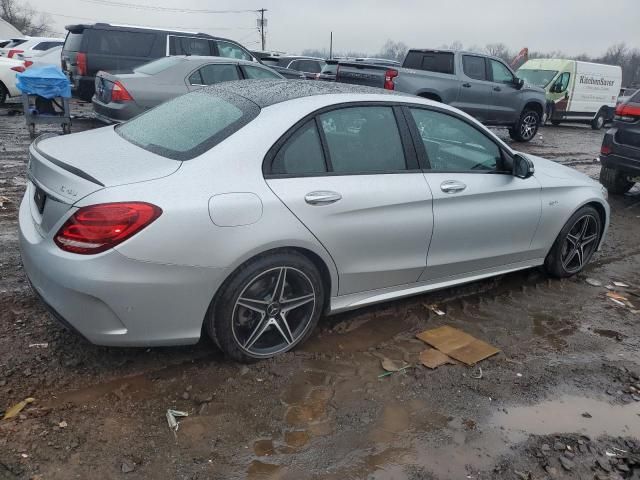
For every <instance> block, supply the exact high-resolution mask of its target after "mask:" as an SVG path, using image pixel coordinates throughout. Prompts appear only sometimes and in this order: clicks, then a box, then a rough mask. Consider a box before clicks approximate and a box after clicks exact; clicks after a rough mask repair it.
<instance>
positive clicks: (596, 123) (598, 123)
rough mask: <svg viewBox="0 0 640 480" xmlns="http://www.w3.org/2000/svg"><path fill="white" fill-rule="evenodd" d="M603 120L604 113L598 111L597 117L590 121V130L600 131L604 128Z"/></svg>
mask: <svg viewBox="0 0 640 480" xmlns="http://www.w3.org/2000/svg"><path fill="white" fill-rule="evenodd" d="M605 120H606V119H605V111H604V110H600V111H599V112H598V115H596V118H594V119H593V120H591V128H593V129H594V130H600V129H601V128H602V127H604V122H605Z"/></svg>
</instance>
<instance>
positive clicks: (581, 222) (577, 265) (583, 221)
mask: <svg viewBox="0 0 640 480" xmlns="http://www.w3.org/2000/svg"><path fill="white" fill-rule="evenodd" d="M599 234H600V232H599V231H598V221H597V220H596V218H595V217H594V216H593V215H591V214H589V215H583V216H582V217H580V218H579V219H578V220H576V222H575V223H574V224H573V226H572V227H571V230H569V233H567V236H566V238H565V241H564V245H563V246H562V255H561V260H562V266H563V267H564V269H565V270H566V271H567V272H568V273H576V272H579V271H580V270H582V268H583V267H584V266H585V264H586V263H587V261H589V258H591V254H593V252H594V251H595V249H596V247H597V245H598V242H597V240H598V236H599Z"/></svg>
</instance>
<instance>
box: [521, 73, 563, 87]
mask: <svg viewBox="0 0 640 480" xmlns="http://www.w3.org/2000/svg"><path fill="white" fill-rule="evenodd" d="M557 74H558V71H557V70H528V69H527V70H524V69H522V68H521V69H520V70H518V77H519V78H521V79H523V80H524V81H525V82H527V83H530V84H531V85H535V86H536V87H542V88H546V86H547V85H549V83H551V80H553V78H554V77H555V76H556V75H557Z"/></svg>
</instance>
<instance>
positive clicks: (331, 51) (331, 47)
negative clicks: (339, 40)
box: [329, 32, 333, 60]
mask: <svg viewBox="0 0 640 480" xmlns="http://www.w3.org/2000/svg"><path fill="white" fill-rule="evenodd" d="M332 58H333V32H331V36H330V37H329V60H331V59H332Z"/></svg>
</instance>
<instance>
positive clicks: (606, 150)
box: [600, 144, 611, 155]
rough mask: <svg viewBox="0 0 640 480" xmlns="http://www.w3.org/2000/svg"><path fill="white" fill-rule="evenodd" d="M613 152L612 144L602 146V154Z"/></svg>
mask: <svg viewBox="0 0 640 480" xmlns="http://www.w3.org/2000/svg"><path fill="white" fill-rule="evenodd" d="M610 153H611V145H605V144H602V146H601V147H600V155H609V154H610Z"/></svg>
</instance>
